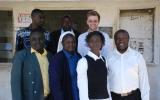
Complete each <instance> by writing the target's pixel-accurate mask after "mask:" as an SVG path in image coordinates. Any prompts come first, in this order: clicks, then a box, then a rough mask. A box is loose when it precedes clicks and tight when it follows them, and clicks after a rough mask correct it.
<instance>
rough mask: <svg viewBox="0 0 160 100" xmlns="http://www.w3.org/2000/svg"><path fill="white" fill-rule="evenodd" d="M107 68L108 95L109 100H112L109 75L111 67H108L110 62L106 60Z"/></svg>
mask: <svg viewBox="0 0 160 100" xmlns="http://www.w3.org/2000/svg"><path fill="white" fill-rule="evenodd" d="M106 67H107V89H108V94H109V100H112V97H111V91H110V87H109V79H108V78H109V77H108V73H109V65H108V62H107V60H106Z"/></svg>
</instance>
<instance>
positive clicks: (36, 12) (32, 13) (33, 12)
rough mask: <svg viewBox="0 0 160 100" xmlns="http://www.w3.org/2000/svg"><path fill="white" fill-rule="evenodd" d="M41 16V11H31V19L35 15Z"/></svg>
mask: <svg viewBox="0 0 160 100" xmlns="http://www.w3.org/2000/svg"><path fill="white" fill-rule="evenodd" d="M39 13H40V14H43V11H42V10H40V9H33V10H32V12H31V16H32V17H33V16H34V15H35V14H39Z"/></svg>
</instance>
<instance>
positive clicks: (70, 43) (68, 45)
mask: <svg viewBox="0 0 160 100" xmlns="http://www.w3.org/2000/svg"><path fill="white" fill-rule="evenodd" d="M62 45H63V49H64V50H66V51H68V52H71V53H73V52H75V49H76V40H75V37H74V36H73V35H71V34H70V35H69V34H67V35H66V36H64V37H63V40H62Z"/></svg>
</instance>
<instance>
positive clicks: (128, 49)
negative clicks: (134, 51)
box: [114, 47, 131, 55]
mask: <svg viewBox="0 0 160 100" xmlns="http://www.w3.org/2000/svg"><path fill="white" fill-rule="evenodd" d="M130 50H131V48H130V47H128V48H127V50H126V51H125V52H124V53H120V52H119V51H118V50H117V48H115V50H114V51H115V52H116V53H117V54H118V55H126V54H127V53H128V52H129V51H130Z"/></svg>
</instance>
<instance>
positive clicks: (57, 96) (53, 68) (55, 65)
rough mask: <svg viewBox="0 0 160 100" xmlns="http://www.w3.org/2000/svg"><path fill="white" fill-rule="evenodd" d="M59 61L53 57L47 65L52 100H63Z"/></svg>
mask: <svg viewBox="0 0 160 100" xmlns="http://www.w3.org/2000/svg"><path fill="white" fill-rule="evenodd" d="M60 67H61V66H59V61H58V60H56V59H55V58H53V60H52V62H51V64H50V66H49V78H50V88H51V94H52V96H53V97H54V100H64V96H63V90H62V88H63V87H62V86H61V84H62V83H61V82H62V81H61V80H62V79H61V76H62V72H63V71H62V70H60V69H61V68H60Z"/></svg>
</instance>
